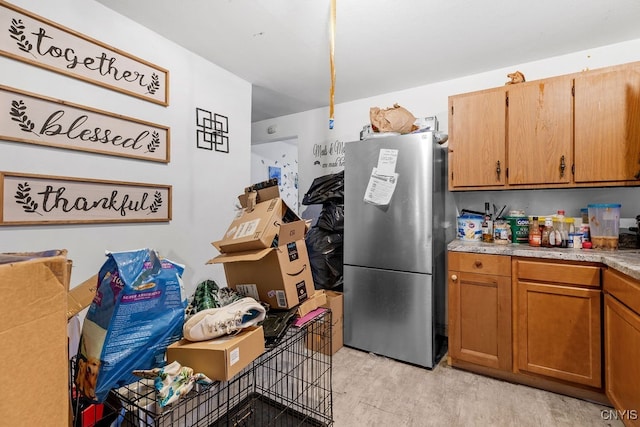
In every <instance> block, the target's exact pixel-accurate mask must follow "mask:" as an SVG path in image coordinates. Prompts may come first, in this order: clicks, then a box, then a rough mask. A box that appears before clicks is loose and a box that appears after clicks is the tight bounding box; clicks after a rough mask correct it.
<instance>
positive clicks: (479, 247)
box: [447, 240, 640, 280]
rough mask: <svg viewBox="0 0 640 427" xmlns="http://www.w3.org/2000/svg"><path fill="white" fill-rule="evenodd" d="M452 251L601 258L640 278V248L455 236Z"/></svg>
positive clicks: (564, 258) (588, 258)
mask: <svg viewBox="0 0 640 427" xmlns="http://www.w3.org/2000/svg"><path fill="white" fill-rule="evenodd" d="M447 249H448V250H449V251H452V252H469V253H478V254H492V255H507V256H519V257H530V258H544V259H560V260H566V261H584V262H599V263H601V264H604V265H606V266H608V267H611V268H613V269H615V270H618V271H619V272H621V273H624V274H626V275H628V276H630V277H633V278H634V279H637V280H640V249H619V250H614V251H607V250H600V249H562V248H542V247H533V246H529V245H526V244H512V243H509V244H506V245H502V244H495V243H482V242H467V241H463V240H454V241H452V242H451V243H449V244H448V245H447Z"/></svg>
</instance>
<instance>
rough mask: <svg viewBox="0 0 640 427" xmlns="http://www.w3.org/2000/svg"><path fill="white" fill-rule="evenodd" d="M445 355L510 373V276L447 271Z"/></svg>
mask: <svg viewBox="0 0 640 427" xmlns="http://www.w3.org/2000/svg"><path fill="white" fill-rule="evenodd" d="M449 355H450V356H451V357H452V358H453V359H459V360H464V361H467V362H471V363H475V364H478V365H482V366H488V367H491V368H496V369H502V370H505V371H510V370H511V367H512V358H511V355H512V341H511V280H510V277H506V276H491V275H485V274H476V273H465V272H456V271H450V272H449Z"/></svg>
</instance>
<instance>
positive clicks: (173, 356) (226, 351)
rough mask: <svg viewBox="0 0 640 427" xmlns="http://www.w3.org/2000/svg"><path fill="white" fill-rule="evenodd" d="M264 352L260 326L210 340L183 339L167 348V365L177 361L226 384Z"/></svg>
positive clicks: (262, 333)
mask: <svg viewBox="0 0 640 427" xmlns="http://www.w3.org/2000/svg"><path fill="white" fill-rule="evenodd" d="M262 353H264V331H263V329H262V326H257V327H249V328H246V329H243V330H242V331H241V332H240V333H239V334H237V335H226V336H223V337H220V338H217V339H213V340H210V341H199V342H192V341H188V340H186V339H182V340H180V341H178V342H175V343H173V344H171V345H170V346H169V347H167V362H169V363H171V362H173V361H176V360H177V361H178V362H179V363H180V364H181V365H182V366H188V367H190V368H193V371H194V373H203V374H205V375H206V376H208V377H209V378H211V379H212V380H218V381H228V380H230V379H231V378H232V377H233V376H234V375H236V374H237V373H239V372H240V371H241V370H242V369H243V368H245V367H246V366H248V365H249V364H250V363H251V362H253V361H254V360H255V359H256V358H257V357H258V356H260V355H261V354H262Z"/></svg>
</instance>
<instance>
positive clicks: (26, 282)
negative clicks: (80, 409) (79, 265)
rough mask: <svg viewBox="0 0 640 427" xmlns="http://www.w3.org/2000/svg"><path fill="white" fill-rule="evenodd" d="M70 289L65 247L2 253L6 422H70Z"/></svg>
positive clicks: (0, 351) (0, 320)
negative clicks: (42, 250)
mask: <svg viewBox="0 0 640 427" xmlns="http://www.w3.org/2000/svg"><path fill="white" fill-rule="evenodd" d="M68 289H69V261H68V260H67V251H66V250H55V251H46V252H39V253H32V254H0V342H1V343H2V345H1V346H0V366H3V367H4V368H5V369H6V370H7V371H6V372H7V374H6V375H4V378H3V380H2V387H3V390H10V392H7V393H3V397H2V399H0V414H2V422H1V424H3V425H10V426H40V425H43V426H44V425H51V426H53V425H55V426H64V425H68V423H69V405H70V402H69V378H68V372H69V370H68V369H69V359H68V357H67V318H66V311H67V290H68ZM34 387H35V388H34ZM34 392H35V393H36V394H37V397H35V398H29V397H30V396H31V397H33V396H34Z"/></svg>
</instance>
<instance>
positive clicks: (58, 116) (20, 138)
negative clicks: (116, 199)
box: [0, 85, 169, 163]
mask: <svg viewBox="0 0 640 427" xmlns="http://www.w3.org/2000/svg"><path fill="white" fill-rule="evenodd" d="M0 139H6V140H9V141H17V142H27V143H30V144H39V145H48V146H52V147H58V148H67V149H71V150H80V151H90V152H94V153H101V154H108V155H111V156H122V157H132V158H136V159H141V160H151V161H156V162H164V163H168V162H169V128H168V127H167V126H162V125H158V124H155V123H150V122H145V121H142V120H137V119H133V118H130V117H126V116H122V115H117V114H114V113H109V112H107V111H101V110H97V109H95V108H90V107H84V106H82V105H78V104H72V103H70V102H66V101H60V100H56V99H52V98H47V97H44V96H39V95H35V94H33V93H29V92H24V91H20V90H18V89H13V88H10V87H7V86H2V85H0Z"/></svg>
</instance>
